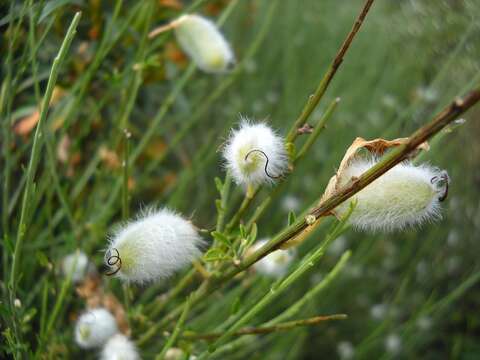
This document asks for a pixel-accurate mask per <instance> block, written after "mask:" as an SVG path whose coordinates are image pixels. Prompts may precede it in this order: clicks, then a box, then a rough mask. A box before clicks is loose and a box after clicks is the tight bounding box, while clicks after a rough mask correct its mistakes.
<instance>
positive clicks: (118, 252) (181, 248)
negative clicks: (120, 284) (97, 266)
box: [105, 209, 202, 283]
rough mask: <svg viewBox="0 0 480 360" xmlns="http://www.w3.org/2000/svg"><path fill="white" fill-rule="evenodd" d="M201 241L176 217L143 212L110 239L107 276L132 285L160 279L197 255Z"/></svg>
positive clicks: (194, 230)
mask: <svg viewBox="0 0 480 360" xmlns="http://www.w3.org/2000/svg"><path fill="white" fill-rule="evenodd" d="M201 245H202V240H201V238H200V236H199V235H198V233H197V231H196V229H195V227H194V226H193V225H192V224H191V223H190V222H189V221H187V220H185V219H184V218H182V217H181V216H180V215H177V214H176V213H174V212H172V211H170V210H168V209H162V210H159V211H156V210H152V209H150V210H147V211H144V212H143V213H142V214H140V216H139V217H138V218H137V219H136V220H134V221H131V222H129V223H127V224H126V225H125V226H123V227H121V228H120V229H119V230H118V231H117V232H116V233H115V234H114V236H113V238H112V239H111V241H110V245H109V247H108V249H107V252H106V254H105V261H106V264H107V265H108V266H110V268H111V270H112V272H111V273H110V274H111V275H113V274H116V275H118V276H119V277H120V278H121V279H124V280H127V281H133V282H139V283H142V282H149V281H154V280H159V279H163V278H166V277H169V276H170V275H172V274H173V273H174V272H175V271H177V270H180V269H181V268H183V267H184V266H186V265H188V264H190V263H191V262H192V261H193V260H194V259H195V258H196V257H198V256H200V254H201V252H200V250H199V247H200V246H201Z"/></svg>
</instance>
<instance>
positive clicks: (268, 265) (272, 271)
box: [253, 240, 295, 279]
mask: <svg viewBox="0 0 480 360" xmlns="http://www.w3.org/2000/svg"><path fill="white" fill-rule="evenodd" d="M267 242H268V240H258V241H257V242H256V243H255V245H254V246H253V250H258V249H260V248H261V247H262V246H264V245H265V244H266V243H267ZM294 258H295V252H294V250H292V249H288V250H280V249H279V250H275V251H272V252H271V253H270V254H268V255H267V256H265V257H264V258H263V259H261V260H260V261H258V262H256V263H255V264H254V266H253V267H254V269H255V271H257V272H258V273H259V274H261V275H265V276H267V277H272V278H276V279H278V278H281V277H282V276H284V275H285V274H286V273H287V271H288V268H289V266H290V264H291V263H292V261H293V259H294Z"/></svg>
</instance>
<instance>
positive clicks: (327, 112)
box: [294, 97, 340, 163]
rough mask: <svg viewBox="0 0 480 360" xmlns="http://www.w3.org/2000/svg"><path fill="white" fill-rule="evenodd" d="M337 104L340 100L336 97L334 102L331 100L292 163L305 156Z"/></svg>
mask: <svg viewBox="0 0 480 360" xmlns="http://www.w3.org/2000/svg"><path fill="white" fill-rule="evenodd" d="M339 102H340V98H338V97H337V98H336V99H335V100H333V101H332V102H331V103H330V105H329V106H328V108H327V110H325V113H323V115H322V117H321V119H320V120H319V121H318V124H317V125H315V127H314V128H313V132H312V133H311V134H310V136H309V137H308V138H307V140H306V141H305V144H303V147H302V148H301V149H300V151H299V152H298V154H297V156H296V157H295V161H294V163H296V162H297V161H298V160H300V159H301V158H303V157H304V156H305V155H306V154H307V152H308V151H309V150H310V148H311V147H312V145H313V144H314V143H315V140H317V138H318V136H319V135H320V134H321V133H322V132H323V130H324V129H325V127H326V124H327V122H328V120H330V118H331V116H332V114H333V112H334V111H335V109H336V108H337V105H338V103H339Z"/></svg>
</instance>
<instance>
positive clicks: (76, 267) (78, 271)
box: [62, 251, 93, 283]
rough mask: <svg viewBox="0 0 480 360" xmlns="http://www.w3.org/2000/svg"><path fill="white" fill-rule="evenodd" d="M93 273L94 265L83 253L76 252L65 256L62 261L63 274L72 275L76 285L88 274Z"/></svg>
mask: <svg viewBox="0 0 480 360" xmlns="http://www.w3.org/2000/svg"><path fill="white" fill-rule="evenodd" d="M90 271H93V264H91V263H90V261H89V260H88V257H87V255H86V254H85V253H84V252H83V251H76V252H74V253H72V254H69V255H67V256H65V258H64V259H63V261H62V272H63V274H64V275H65V276H69V275H71V279H72V281H73V282H74V283H76V282H80V281H82V280H83V279H84V278H85V276H86V275H87V273H88V272H90Z"/></svg>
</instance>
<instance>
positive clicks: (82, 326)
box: [75, 308, 118, 349]
mask: <svg viewBox="0 0 480 360" xmlns="http://www.w3.org/2000/svg"><path fill="white" fill-rule="evenodd" d="M117 332H118V328H117V322H116V321H115V318H114V317H113V315H112V314H111V313H110V312H109V311H108V310H106V309H104V308H97V309H92V310H89V311H86V312H85V313H83V314H82V315H80V317H79V318H78V320H77V323H76V325H75V341H76V342H77V344H78V345H79V346H80V347H82V348H85V349H89V348H94V347H98V346H101V345H103V344H104V343H105V342H106V341H107V340H108V339H109V338H110V337H111V336H113V335H114V334H116V333H117Z"/></svg>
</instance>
